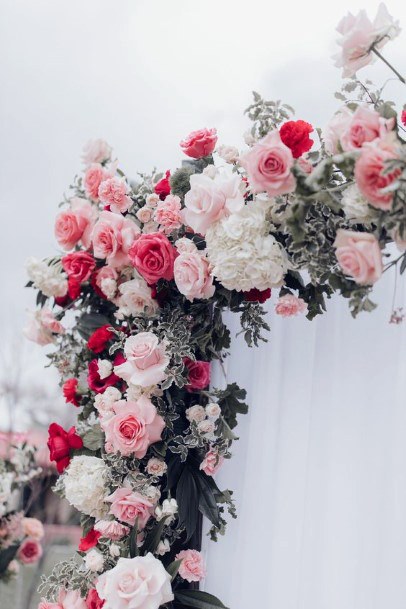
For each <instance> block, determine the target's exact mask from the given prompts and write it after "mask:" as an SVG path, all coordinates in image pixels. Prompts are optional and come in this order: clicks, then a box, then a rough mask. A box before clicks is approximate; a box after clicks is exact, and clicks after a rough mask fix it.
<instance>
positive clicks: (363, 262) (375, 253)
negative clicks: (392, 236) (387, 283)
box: [334, 229, 383, 285]
mask: <svg viewBox="0 0 406 609" xmlns="http://www.w3.org/2000/svg"><path fill="white" fill-rule="evenodd" d="M334 247H335V248H336V257H337V260H338V264H339V265H340V268H341V270H342V271H343V273H344V274H345V275H349V276H350V277H352V278H353V279H354V281H355V282H356V283H359V284H360V285H372V284H373V283H375V282H376V281H378V279H379V278H380V276H381V275H382V270H383V265H382V254H381V250H380V247H379V243H378V241H377V239H376V237H375V236H374V235H371V234H370V233H357V232H354V231H350V230H343V229H339V230H338V231H337V237H336V240H335V241H334Z"/></svg>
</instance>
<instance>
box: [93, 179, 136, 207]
mask: <svg viewBox="0 0 406 609" xmlns="http://www.w3.org/2000/svg"><path fill="white" fill-rule="evenodd" d="M128 190H129V189H128V184H127V183H126V181H125V180H124V178H118V177H113V178H108V179H107V180H104V182H101V184H100V186H99V190H98V195H99V199H100V201H101V202H102V203H105V204H106V205H110V209H111V211H112V212H114V213H116V214H122V213H124V212H125V211H127V210H128V208H129V207H130V205H131V203H132V201H131V198H130V197H129V196H128V194H127V193H128Z"/></svg>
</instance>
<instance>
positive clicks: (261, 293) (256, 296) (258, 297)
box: [243, 288, 271, 304]
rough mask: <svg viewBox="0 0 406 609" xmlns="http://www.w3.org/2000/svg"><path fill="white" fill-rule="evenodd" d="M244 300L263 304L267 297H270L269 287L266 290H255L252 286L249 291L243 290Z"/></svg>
mask: <svg viewBox="0 0 406 609" xmlns="http://www.w3.org/2000/svg"><path fill="white" fill-rule="evenodd" d="M243 296H244V300H246V301H247V302H260V303H261V304H263V303H264V302H265V301H266V300H268V298H271V288H268V289H267V290H257V288H252V290H250V291H249V292H243Z"/></svg>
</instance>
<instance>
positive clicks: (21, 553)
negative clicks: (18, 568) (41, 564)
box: [17, 538, 42, 565]
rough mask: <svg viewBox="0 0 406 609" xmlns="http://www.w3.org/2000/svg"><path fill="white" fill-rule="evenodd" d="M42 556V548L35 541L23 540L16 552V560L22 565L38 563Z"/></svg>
mask: <svg viewBox="0 0 406 609" xmlns="http://www.w3.org/2000/svg"><path fill="white" fill-rule="evenodd" d="M41 556H42V546H41V544H40V543H39V542H38V540H37V539H30V538H28V539H25V540H24V541H23V542H22V544H21V546H20V547H19V549H18V552H17V558H18V560H19V561H20V562H22V563H23V565H31V564H33V563H35V562H38V561H39V559H40V558H41Z"/></svg>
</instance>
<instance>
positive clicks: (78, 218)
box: [55, 197, 95, 250]
mask: <svg viewBox="0 0 406 609" xmlns="http://www.w3.org/2000/svg"><path fill="white" fill-rule="evenodd" d="M94 216H95V210H94V208H93V207H92V205H91V204H90V203H89V202H88V201H86V199H80V198H79V197H73V198H72V199H71V200H70V209H69V210H67V211H62V212H61V213H60V214H58V215H57V217H56V220H55V237H56V240H57V241H58V243H59V245H60V246H61V248H62V249H64V250H71V249H73V248H74V247H75V245H76V244H77V243H78V242H79V241H81V242H82V244H83V247H85V248H86V249H88V248H89V247H90V236H91V232H92V229H93V225H94Z"/></svg>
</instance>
